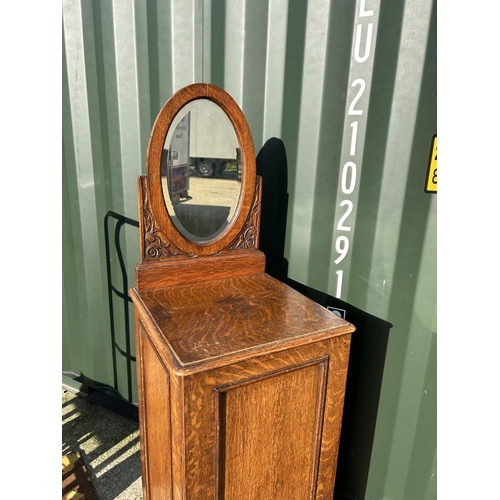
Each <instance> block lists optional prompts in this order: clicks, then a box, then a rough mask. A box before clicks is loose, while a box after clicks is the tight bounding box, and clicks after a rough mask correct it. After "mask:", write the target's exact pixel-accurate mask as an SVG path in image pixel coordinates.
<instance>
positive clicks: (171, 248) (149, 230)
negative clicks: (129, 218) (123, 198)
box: [141, 177, 188, 260]
mask: <svg viewBox="0 0 500 500" xmlns="http://www.w3.org/2000/svg"><path fill="white" fill-rule="evenodd" d="M141 189H142V233H143V249H144V250H143V256H142V258H143V260H151V259H157V258H160V257H174V256H181V255H184V256H187V255H188V254H187V253H186V252H183V251H182V250H180V249H179V248H177V247H176V246H175V245H174V244H173V243H172V242H171V241H170V240H168V238H165V236H164V235H163V234H162V232H161V231H160V229H159V228H158V225H157V223H156V220H155V218H154V216H153V213H152V212H151V207H150V203H149V195H148V189H147V186H146V179H145V177H141Z"/></svg>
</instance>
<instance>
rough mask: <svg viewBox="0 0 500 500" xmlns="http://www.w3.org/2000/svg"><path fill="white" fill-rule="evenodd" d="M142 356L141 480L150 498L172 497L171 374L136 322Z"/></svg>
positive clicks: (166, 498) (168, 499)
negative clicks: (142, 476)
mask: <svg viewBox="0 0 500 500" xmlns="http://www.w3.org/2000/svg"><path fill="white" fill-rule="evenodd" d="M139 335H140V337H141V349H142V353H141V357H142V363H141V364H142V383H143V385H142V390H143V411H142V414H141V417H142V419H144V422H143V425H142V427H141V430H143V431H144V434H145V435H141V446H144V447H145V448H146V450H147V456H146V457H145V460H147V463H146V464H145V466H144V465H143V474H147V477H146V478H143V481H144V480H146V481H147V485H148V487H147V491H148V494H149V497H148V498H149V499H151V500H153V499H156V498H158V499H160V498H161V499H165V500H170V499H171V498H172V460H171V454H172V449H171V432H170V431H171V426H170V376H169V373H168V370H167V369H166V368H165V366H164V365H163V364H162V363H161V361H160V359H159V358H158V355H157V353H156V351H155V350H154V348H153V346H152V345H151V342H150V341H149V339H148V337H147V335H146V334H145V332H144V328H142V325H139Z"/></svg>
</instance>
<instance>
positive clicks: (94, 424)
mask: <svg viewBox="0 0 500 500" xmlns="http://www.w3.org/2000/svg"><path fill="white" fill-rule="evenodd" d="M139 446H140V445H139V424H138V423H137V422H134V421H132V420H130V419H127V418H124V417H122V416H121V415H118V414H116V413H114V412H111V411H109V410H107V409H105V408H103V407H102V406H99V405H96V404H94V403H91V402H90V401H88V400H86V399H85V398H84V397H80V396H78V395H76V394H74V393H72V392H69V391H66V390H64V388H63V391H62V455H66V454H67V453H70V452H76V451H77V452H79V453H80V455H81V456H82V458H83V461H84V464H85V467H86V468H87V472H88V473H89V476H90V479H91V481H92V484H93V485H94V488H95V491H96V493H97V495H98V497H99V500H142V498H143V497H142V480H141V458H140V447H139Z"/></svg>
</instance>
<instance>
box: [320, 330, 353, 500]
mask: <svg viewBox="0 0 500 500" xmlns="http://www.w3.org/2000/svg"><path fill="white" fill-rule="evenodd" d="M328 343H329V357H330V361H329V367H328V384H327V385H328V390H327V393H326V403H325V416H324V422H323V435H322V443H321V459H320V464H319V479H318V490H317V492H316V500H331V498H332V496H333V489H334V485H335V472H336V470H337V459H338V452H339V442H340V431H341V425H342V414H343V411H344V397H345V386H346V379H347V367H348V362H349V351H350V345H351V334H347V335H341V336H339V337H334V338H332V339H330V340H329V342H328Z"/></svg>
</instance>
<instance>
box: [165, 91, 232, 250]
mask: <svg viewBox="0 0 500 500" xmlns="http://www.w3.org/2000/svg"><path fill="white" fill-rule="evenodd" d="M241 179H242V165H241V154H240V145H239V142H238V138H237V136H236V132H235V130H234V127H233V125H232V123H231V121H230V120H229V117H228V116H227V115H226V113H225V112H224V110H223V109H222V108H220V107H219V106H218V105H217V104H215V103H214V102H212V101H211V100H209V99H196V100H194V101H191V102H190V103H188V104H186V105H185V106H184V107H183V108H181V110H180V111H179V112H178V113H177V115H176V116H175V118H174V119H173V121H172V123H171V125H170V127H169V129H168V131H167V136H166V138H165V143H164V145H163V151H162V158H161V184H162V189H163V198H164V200H165V205H166V207H167V210H168V213H169V215H170V218H171V219H172V222H173V223H174V225H175V226H176V228H177V229H178V230H179V231H180V232H181V233H182V234H183V235H184V236H185V237H186V238H187V239H189V240H190V241H194V242H204V241H210V240H212V239H214V238H215V237H216V236H217V235H219V234H220V233H221V232H222V231H223V230H224V229H225V228H226V227H227V225H228V224H230V223H231V221H232V219H233V217H234V214H235V211H236V208H237V206H238V201H239V198H240V193H241Z"/></svg>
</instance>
